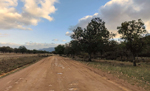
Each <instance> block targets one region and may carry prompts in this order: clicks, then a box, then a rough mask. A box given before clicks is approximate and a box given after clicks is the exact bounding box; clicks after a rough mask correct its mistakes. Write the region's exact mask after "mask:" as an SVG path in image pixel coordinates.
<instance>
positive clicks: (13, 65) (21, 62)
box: [0, 56, 43, 75]
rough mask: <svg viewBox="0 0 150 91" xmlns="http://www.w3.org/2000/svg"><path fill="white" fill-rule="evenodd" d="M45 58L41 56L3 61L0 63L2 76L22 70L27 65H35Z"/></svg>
mask: <svg viewBox="0 0 150 91" xmlns="http://www.w3.org/2000/svg"><path fill="white" fill-rule="evenodd" d="M42 58H43V57H39V56H29V57H20V58H12V59H7V60H6V59H3V60H1V61H0V75H2V74H4V73H7V72H10V71H12V70H15V69H17V68H21V67H23V66H25V65H29V64H33V63H35V62H37V61H39V60H41V59H42Z"/></svg>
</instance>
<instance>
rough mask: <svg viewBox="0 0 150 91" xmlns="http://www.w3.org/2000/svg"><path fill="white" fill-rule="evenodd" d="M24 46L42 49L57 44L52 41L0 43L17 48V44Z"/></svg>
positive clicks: (0, 44)
mask: <svg viewBox="0 0 150 91" xmlns="http://www.w3.org/2000/svg"><path fill="white" fill-rule="evenodd" d="M22 45H23V46H25V47H26V48H27V49H42V48H49V47H56V46H57V45H58V44H54V43H36V42H26V43H25V44H17V43H0V46H10V47H12V48H18V47H19V46H22Z"/></svg>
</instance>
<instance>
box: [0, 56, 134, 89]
mask: <svg viewBox="0 0 150 91" xmlns="http://www.w3.org/2000/svg"><path fill="white" fill-rule="evenodd" d="M93 70H94V69H88V67H86V65H84V64H82V63H80V62H77V61H73V60H70V59H68V58H63V57H59V56H51V57H48V58H45V59H43V60H41V61H39V62H37V63H35V64H33V65H31V66H29V67H27V68H25V69H23V70H20V71H18V72H16V73H13V74H11V75H9V76H6V77H4V78H1V79H0V91H131V90H129V89H127V88H125V87H123V86H121V85H119V84H117V83H115V82H113V81H111V80H107V79H106V78H105V77H103V76H101V75H99V74H97V73H96V72H94V71H93Z"/></svg>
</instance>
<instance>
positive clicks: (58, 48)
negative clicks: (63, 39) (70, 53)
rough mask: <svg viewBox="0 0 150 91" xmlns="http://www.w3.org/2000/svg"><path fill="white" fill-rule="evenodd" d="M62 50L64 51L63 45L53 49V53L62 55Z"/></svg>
mask: <svg viewBox="0 0 150 91" xmlns="http://www.w3.org/2000/svg"><path fill="white" fill-rule="evenodd" d="M64 50H65V47H64V45H58V46H57V47H55V52H56V54H60V55H62V54H64Z"/></svg>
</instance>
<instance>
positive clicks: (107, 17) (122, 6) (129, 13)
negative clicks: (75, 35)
mask: <svg viewBox="0 0 150 91" xmlns="http://www.w3.org/2000/svg"><path fill="white" fill-rule="evenodd" d="M149 5H150V0H110V1H109V2H107V3H106V4H105V5H103V6H101V7H100V9H99V11H98V13H95V14H94V15H88V16H85V17H83V18H81V19H79V22H78V24H77V25H75V26H74V27H72V29H73V28H75V27H77V26H81V27H83V28H85V27H86V26H87V24H88V22H90V20H91V19H92V18H94V17H100V18H101V19H102V20H103V21H105V22H106V27H107V28H108V30H109V31H111V32H114V33H116V32H117V26H120V25H121V23H122V22H124V21H131V20H137V19H142V20H143V22H144V23H145V25H146V28H147V30H150V17H149V15H150V12H148V11H149V10H150V6H149Z"/></svg>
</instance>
